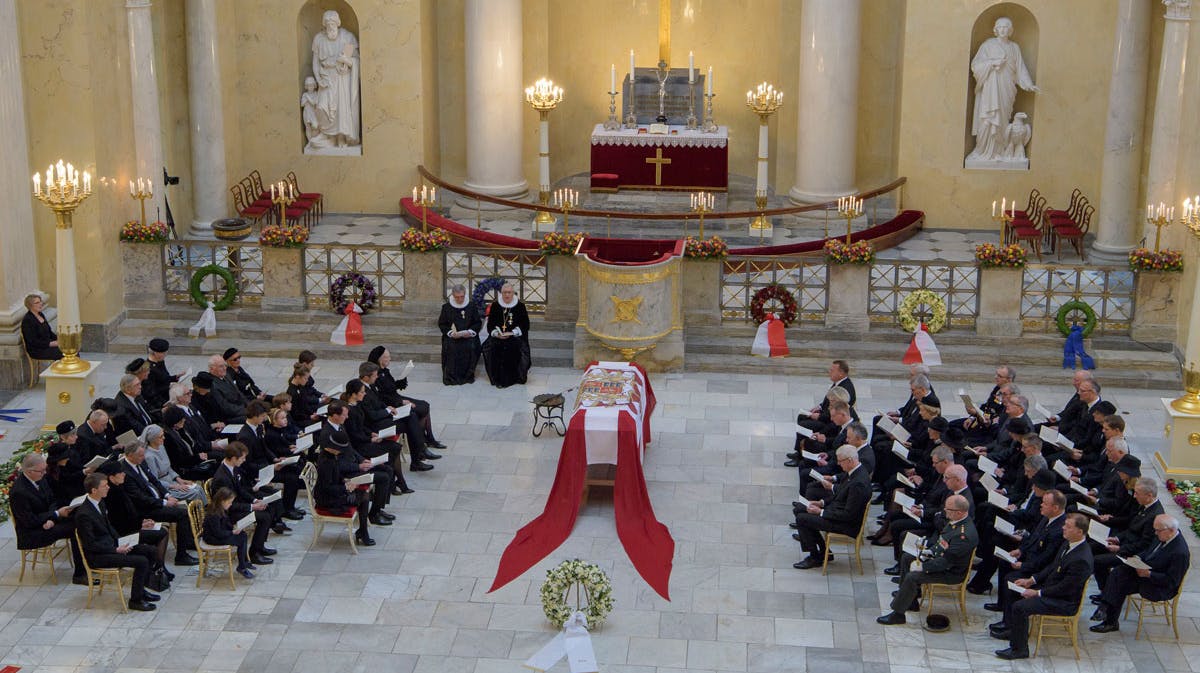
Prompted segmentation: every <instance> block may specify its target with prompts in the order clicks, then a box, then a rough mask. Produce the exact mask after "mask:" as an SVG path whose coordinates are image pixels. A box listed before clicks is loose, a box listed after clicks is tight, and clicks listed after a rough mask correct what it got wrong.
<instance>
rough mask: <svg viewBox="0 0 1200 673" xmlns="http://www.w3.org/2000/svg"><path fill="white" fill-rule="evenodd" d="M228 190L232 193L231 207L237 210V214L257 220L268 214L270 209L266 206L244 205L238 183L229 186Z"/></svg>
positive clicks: (243, 198) (244, 200)
mask: <svg viewBox="0 0 1200 673" xmlns="http://www.w3.org/2000/svg"><path fill="white" fill-rule="evenodd" d="M229 192H230V193H231V194H233V207H234V208H235V209H236V210H237V213H238V216H240V217H244V218H246V219H248V220H252V221H254V222H258V221H259V220H261V219H262V218H264V217H266V216H267V215H269V214H270V210H271V209H270V208H268V207H266V206H254V205H246V199H245V197H244V196H243V194H242V186H241V185H240V184H239V185H234V186H232V187H230V188H229Z"/></svg>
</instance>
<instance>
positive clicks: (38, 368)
mask: <svg viewBox="0 0 1200 673" xmlns="http://www.w3.org/2000/svg"><path fill="white" fill-rule="evenodd" d="M17 335H18V337H17V341H18V342H19V343H20V345H21V355H24V356H25V362H26V363H27V364H28V365H29V387H30V388H32V387H34V386H36V385H37V382H38V378H39V377H40V376H41V372H42V364H43V363H46V362H49V363H52V364H53V362H54V360H41V359H38V358H35V357H33V356H32V355H30V354H29V351H27V350H25V335H24V334H21V332H20V330H18V331H17Z"/></svg>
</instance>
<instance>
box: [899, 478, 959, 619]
mask: <svg viewBox="0 0 1200 673" xmlns="http://www.w3.org/2000/svg"><path fill="white" fill-rule="evenodd" d="M943 510H944V512H945V518H944V521H945V524H944V525H943V526H942V527H941V530H939V531H938V533H937V534H936V535H935V536H932V537H931V538H927V539H928V540H929V544H928V545H927V547H926V551H925V552H923V553H922V554H921V558H919V559H918V558H915V557H913V556H910V555H908V554H905V555H904V556H903V557H902V558H901V561H900V563H901V566H902V570H901V575H900V589H899V590H897V591H896V593H895V595H894V596H892V604H891V609H892V611H891V612H889V613H888V614H886V615H882V616H880V617H879V618H877V619H876V620H875V621H877V622H879V623H880V624H883V625H885V626H891V625H894V624H904V623H905V622H906V621H907V619H906V618H905V616H904V613H905V612H910V611H915V610H916V609H917V598H918V597H919V596H920V595H921V585H922V584H952V583H955V582H961V581H963V580H964V579H965V578H966V576H967V573H968V572H970V571H971V554H973V553H974V552H975V547H976V546H977V545H978V544H979V534H978V533H976V532H975V524H974V523H972V522H971V519H970V516H969V508H968V503H967V499H966V498H965V497H964V496H961V495H952V496H950V497H949V498H946V504H945V505H944V506H943ZM918 562H919V564H918Z"/></svg>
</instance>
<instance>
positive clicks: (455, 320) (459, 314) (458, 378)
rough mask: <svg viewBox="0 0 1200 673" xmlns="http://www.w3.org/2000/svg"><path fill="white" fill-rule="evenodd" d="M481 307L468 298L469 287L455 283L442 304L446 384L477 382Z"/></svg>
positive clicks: (443, 371) (443, 364)
mask: <svg viewBox="0 0 1200 673" xmlns="http://www.w3.org/2000/svg"><path fill="white" fill-rule="evenodd" d="M481 329H483V321H482V320H481V319H480V318H479V309H477V308H475V304H472V303H471V302H470V300H468V299H467V290H466V288H464V287H463V286H462V285H455V286H454V289H453V290H451V293H450V300H449V301H447V302H446V303H445V304H442V313H441V315H439V316H438V331H439V332H441V333H442V384H443V385H447V386H457V385H462V384H464V383H474V382H475V365H477V364H478V363H479V330H481Z"/></svg>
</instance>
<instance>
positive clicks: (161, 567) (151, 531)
mask: <svg viewBox="0 0 1200 673" xmlns="http://www.w3.org/2000/svg"><path fill="white" fill-rule="evenodd" d="M96 474H103V475H105V476H106V477H108V489H109V490H108V497H107V498H105V499H104V502H105V504H106V505H107V506H108V509H107V511H106V512H105V514H106V516H108V521H109V523H111V524H112V526H113V528H115V529H117V533H119V534H121V535H133V534H134V533H136V534H137V536H138V543H139V544H144V545H146V546H148V547H152V548H154V558H152V559H151V564H150V576H149V577H148V578H147V579H146V586H148V587H150V588H151V589H153V590H154V591H165V590H167V589H169V588H170V583H171V580H174V579H175V573H172V572H171V571H169V570H167V566H166V558H167V539H168V537H169V536H168V534H167V531H166V530H164V529H163V527H162V526H161V525H159V524H158V523H157V522H156V521H155V520H154V519H151V518H147V517H144V516H143V515H142V514H141V512H139V511H138V509H137V507H136V506H135V505H134V503H133V498H131V497H130V495H129V486H128V484H127V483H126V479H127V478H128V475H127V474H126V473H125V467H124V466H123V465H121V461H118V460H110V461H107V462H105V463H103V464H101V465H100V466H99V467H97V468H96ZM187 534H188V535H191V533H190V532H189V533H187ZM180 565H182V564H180ZM193 565H194V564H193Z"/></svg>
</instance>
